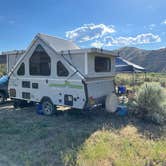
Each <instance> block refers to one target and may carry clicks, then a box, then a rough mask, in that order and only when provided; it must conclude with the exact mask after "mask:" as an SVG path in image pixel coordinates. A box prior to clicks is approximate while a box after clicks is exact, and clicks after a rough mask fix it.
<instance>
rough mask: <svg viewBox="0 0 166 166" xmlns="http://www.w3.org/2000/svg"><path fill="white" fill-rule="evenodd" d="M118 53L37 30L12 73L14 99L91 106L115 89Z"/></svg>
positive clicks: (98, 103) (82, 107) (101, 101)
mask: <svg viewBox="0 0 166 166" xmlns="http://www.w3.org/2000/svg"><path fill="white" fill-rule="evenodd" d="M114 76H115V56H114V55H112V54H111V52H110V51H106V50H101V49H94V48H92V49H79V47H77V46H76V45H75V44H73V43H71V42H70V41H66V40H63V39H58V38H55V37H51V36H47V35H42V34H38V35H37V36H36V37H35V39H34V40H33V41H32V43H31V45H30V46H29V48H28V49H27V51H26V52H25V53H24V55H23V56H22V57H21V58H20V60H19V61H18V62H17V64H16V65H15V67H14V69H13V70H12V71H11V73H10V79H9V87H8V88H9V94H10V97H11V98H13V99H17V100H18V99H19V100H26V101H34V102H42V100H43V99H45V98H47V99H48V98H49V99H50V100H51V102H52V103H53V104H54V105H63V106H70V107H73V108H79V109H84V108H92V107H94V106H96V105H100V104H104V101H105V97H106V96H107V95H110V94H111V93H112V92H113V91H114V85H113V79H114Z"/></svg>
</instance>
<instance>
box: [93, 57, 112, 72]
mask: <svg viewBox="0 0 166 166" xmlns="http://www.w3.org/2000/svg"><path fill="white" fill-rule="evenodd" d="M110 71H111V60H110V58H106V57H95V72H110Z"/></svg>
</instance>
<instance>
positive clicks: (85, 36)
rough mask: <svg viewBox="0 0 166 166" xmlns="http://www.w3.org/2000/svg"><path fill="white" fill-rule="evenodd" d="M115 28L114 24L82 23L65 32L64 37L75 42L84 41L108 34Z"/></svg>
mask: <svg viewBox="0 0 166 166" xmlns="http://www.w3.org/2000/svg"><path fill="white" fill-rule="evenodd" d="M115 31H116V30H115V28H114V26H107V25H104V24H97V25H96V24H84V25H83V26H81V27H78V28H76V29H74V30H72V31H68V32H66V37H67V38H68V39H70V40H73V41H77V42H86V41H91V40H95V39H99V38H102V37H104V36H105V35H110V34H112V33H114V32H115Z"/></svg>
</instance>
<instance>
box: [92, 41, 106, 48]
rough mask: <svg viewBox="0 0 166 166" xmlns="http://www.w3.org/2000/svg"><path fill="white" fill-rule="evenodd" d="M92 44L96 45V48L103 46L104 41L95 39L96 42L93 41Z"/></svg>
mask: <svg viewBox="0 0 166 166" xmlns="http://www.w3.org/2000/svg"><path fill="white" fill-rule="evenodd" d="M91 46H92V47H96V48H102V47H103V46H104V42H101V41H95V42H93V43H91Z"/></svg>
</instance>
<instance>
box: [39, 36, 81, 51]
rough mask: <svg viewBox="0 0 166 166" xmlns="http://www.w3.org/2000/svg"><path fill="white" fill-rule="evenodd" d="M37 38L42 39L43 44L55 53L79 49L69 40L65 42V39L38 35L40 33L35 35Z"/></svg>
mask: <svg viewBox="0 0 166 166" xmlns="http://www.w3.org/2000/svg"><path fill="white" fill-rule="evenodd" d="M37 37H39V38H40V39H42V40H43V41H44V42H45V43H47V44H48V45H49V46H51V47H52V48H53V49H54V50H56V51H61V50H74V49H80V48H79V47H78V46H77V45H76V44H74V43H73V42H72V41H70V40H65V39H61V38H57V37H54V36H49V35H45V34H40V33H39V34H37Z"/></svg>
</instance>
